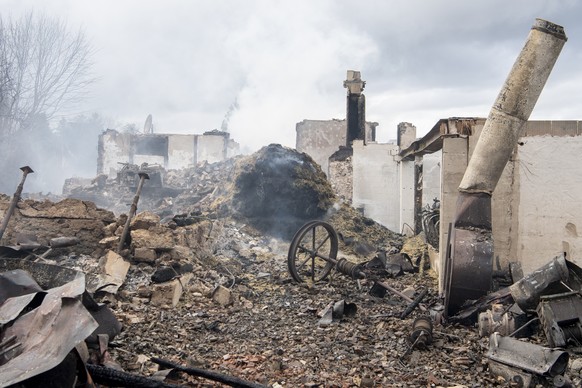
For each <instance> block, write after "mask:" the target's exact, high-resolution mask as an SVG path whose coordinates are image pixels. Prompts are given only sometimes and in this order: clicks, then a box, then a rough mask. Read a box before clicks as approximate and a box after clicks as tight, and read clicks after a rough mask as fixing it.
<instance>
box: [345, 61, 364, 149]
mask: <svg viewBox="0 0 582 388" xmlns="http://www.w3.org/2000/svg"><path fill="white" fill-rule="evenodd" d="M365 86H366V81H362V77H361V75H360V72H359V71H354V70H348V75H347V79H346V80H345V81H344V88H347V89H348V96H347V111H346V122H347V135H346V147H349V148H351V147H352V142H353V141H354V140H363V141H364V144H366V97H365V96H364V95H363V94H362V92H363V91H364V87H365Z"/></svg>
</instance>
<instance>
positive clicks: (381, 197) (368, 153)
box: [352, 140, 401, 232]
mask: <svg viewBox="0 0 582 388" xmlns="http://www.w3.org/2000/svg"><path fill="white" fill-rule="evenodd" d="M353 151H354V153H353V185H354V186H353V187H354V188H353V198H352V206H353V207H355V208H357V209H362V210H363V211H364V214H365V215H366V216H367V217H370V218H372V219H374V220H375V221H377V222H379V223H380V224H382V225H384V226H386V227H387V228H388V229H390V230H392V231H395V232H400V230H401V224H400V201H399V200H398V198H400V193H399V190H400V188H399V186H400V166H399V164H398V163H396V162H395V161H394V155H396V154H397V153H398V146H397V145H395V144H376V143H369V144H367V145H365V146H364V144H363V141H361V140H357V141H354V144H353Z"/></svg>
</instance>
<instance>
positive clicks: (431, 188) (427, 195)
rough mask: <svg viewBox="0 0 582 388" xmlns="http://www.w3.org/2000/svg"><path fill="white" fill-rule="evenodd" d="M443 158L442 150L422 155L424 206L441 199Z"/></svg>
mask: <svg viewBox="0 0 582 388" xmlns="http://www.w3.org/2000/svg"><path fill="white" fill-rule="evenodd" d="M441 159H442V151H437V152H435V153H432V154H426V155H424V156H423V157H422V201H421V202H422V206H426V205H431V206H432V204H433V201H434V199H435V198H437V199H439V200H440V199H441Z"/></svg>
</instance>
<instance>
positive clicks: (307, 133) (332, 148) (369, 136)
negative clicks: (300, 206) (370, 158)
mask: <svg viewBox="0 0 582 388" xmlns="http://www.w3.org/2000/svg"><path fill="white" fill-rule="evenodd" d="M377 126H378V123H374V122H366V142H373V141H374V140H375V134H376V127H377ZM295 130H296V132H297V135H296V141H295V149H296V150H297V151H299V152H305V153H306V154H307V155H309V156H311V157H312V158H313V160H315V162H317V164H319V165H320V166H321V169H322V170H323V172H324V173H325V174H326V175H328V173H329V171H328V170H329V157H330V156H331V155H333V153H334V152H336V151H337V150H338V149H339V147H340V146H345V145H346V136H347V123H346V120H338V119H333V120H303V121H302V122H300V123H297V124H296V126H295Z"/></svg>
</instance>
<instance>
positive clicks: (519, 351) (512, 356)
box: [487, 333, 569, 377]
mask: <svg viewBox="0 0 582 388" xmlns="http://www.w3.org/2000/svg"><path fill="white" fill-rule="evenodd" d="M487 358H489V359H490V360H493V361H495V362H499V363H501V364H504V365H507V366H510V367H514V368H518V369H521V370H523V371H526V372H529V373H533V374H536V375H540V376H549V377H554V376H557V375H561V374H563V373H564V372H565V371H566V368H567V367H568V360H569V355H568V352H565V351H563V350H559V349H550V348H546V347H543V346H540V345H536V344H532V343H529V342H525V341H520V340H517V339H514V338H511V337H504V336H502V335H501V334H499V333H493V334H491V337H489V350H488V351H487Z"/></svg>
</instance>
